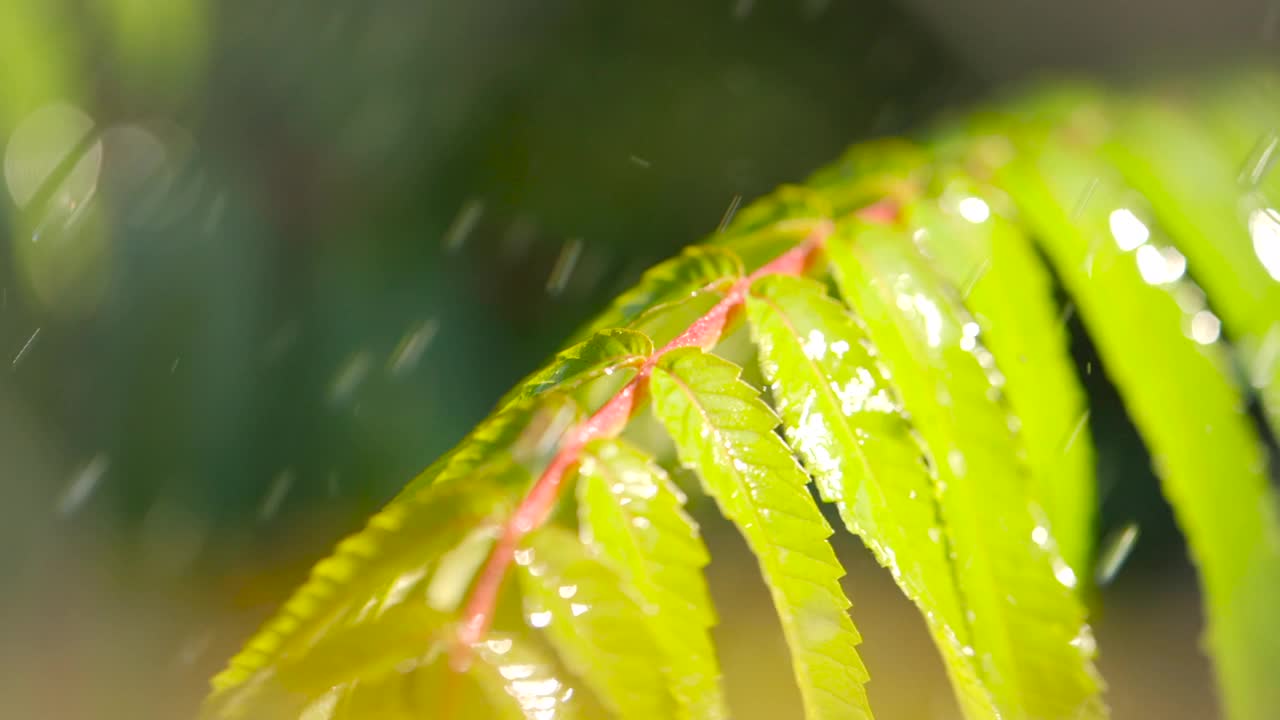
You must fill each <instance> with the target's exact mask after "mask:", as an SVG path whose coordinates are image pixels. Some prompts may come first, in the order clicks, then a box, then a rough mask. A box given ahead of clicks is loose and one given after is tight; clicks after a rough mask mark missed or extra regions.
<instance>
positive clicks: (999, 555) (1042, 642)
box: [829, 225, 1106, 718]
mask: <svg viewBox="0 0 1280 720" xmlns="http://www.w3.org/2000/svg"><path fill="white" fill-rule="evenodd" d="M829 252H830V255H831V258H832V262H833V264H834V267H835V272H836V280H837V284H838V286H839V288H840V292H841V294H842V295H843V296H844V297H845V298H846V299H847V300H848V302H849V303H850V304H851V305H852V306H853V307H854V309H855V310H857V312H858V314H859V315H860V316H861V318H862V319H863V321H864V322H865V323H866V324H867V330H868V334H869V336H870V338H871V340H872V342H874V343H875V346H876V348H877V350H878V354H879V357H880V359H881V360H882V361H883V362H884V364H885V366H886V367H887V368H888V369H889V371H890V372H891V374H892V378H893V382H894V384H895V385H896V386H897V388H898V390H899V392H900V394H901V398H902V402H903V405H904V407H905V408H906V410H907V412H908V413H909V414H910V416H911V419H912V423H913V425H914V426H915V428H916V430H917V431H919V433H920V434H921V436H922V437H923V439H924V441H925V444H926V446H927V447H928V449H929V452H930V454H931V456H932V458H933V460H934V465H935V467H936V468H937V472H938V484H937V490H936V492H937V497H938V505H939V508H940V517H941V523H942V532H943V534H944V536H945V537H946V539H947V542H948V543H949V546H950V547H949V552H950V556H951V557H952V559H953V567H954V569H955V573H956V578H957V580H956V581H957V583H958V585H959V587H960V588H961V591H962V592H963V594H964V600H965V603H966V608H965V609H966V613H967V620H968V625H969V633H968V634H969V636H970V637H972V638H973V646H972V652H974V654H975V656H976V657H977V658H978V662H979V665H980V667H982V668H983V671H984V672H983V679H984V681H985V683H986V684H987V686H988V688H990V691H991V694H992V696H993V697H994V699H995V702H996V704H997V706H998V707H999V708H1000V714H1001V716H1002V717H1006V718H1045V717H1051V718H1059V717H1073V718H1086V717H1103V716H1105V715H1106V711H1105V708H1104V706H1103V705H1102V702H1101V700H1100V698H1099V691H1100V687H1099V685H1100V683H1099V681H1098V679H1097V676H1096V672H1095V671H1094V668H1093V665H1092V662H1091V659H1092V656H1093V641H1092V639H1091V635H1090V630H1089V628H1088V626H1087V625H1085V624H1084V620H1083V610H1082V608H1081V606H1080V603H1079V601H1078V600H1077V599H1076V597H1075V594H1074V593H1073V592H1072V590H1073V588H1074V587H1075V585H1076V578H1075V575H1074V572H1073V571H1072V570H1071V568H1070V567H1069V566H1068V565H1067V564H1066V563H1065V562H1064V561H1063V560H1062V558H1061V557H1060V556H1059V555H1058V554H1057V552H1056V549H1055V548H1054V546H1053V543H1052V536H1051V535H1050V533H1049V531H1048V528H1047V527H1046V526H1045V524H1044V520H1043V517H1042V516H1041V515H1039V514H1038V509H1037V508H1036V506H1035V504H1034V503H1033V502H1032V500H1031V497H1030V493H1029V488H1028V478H1027V476H1026V474H1025V472H1024V471H1023V470H1022V468H1021V466H1020V464H1019V463H1017V462H1013V461H1012V460H1013V459H1014V458H1016V456H1017V444H1016V442H1015V439H1014V436H1013V433H1012V432H1011V431H1010V427H1009V414H1008V411H1007V409H1006V408H1005V406H1004V405H1003V404H1002V403H1001V402H1000V394H999V387H998V385H997V384H993V381H995V380H998V377H997V376H996V375H994V374H993V370H994V365H993V363H992V361H991V358H990V354H989V353H988V352H987V351H986V350H985V348H983V347H982V346H981V345H978V344H976V343H974V342H973V336H972V333H968V332H966V330H965V327H966V324H967V323H969V322H972V320H971V319H970V318H969V317H968V316H967V315H965V314H964V313H963V312H962V310H961V309H960V308H958V307H957V306H956V304H955V303H954V302H953V300H952V299H951V298H950V297H948V296H947V294H946V293H944V292H942V290H941V288H940V284H939V282H938V281H937V279H936V278H935V277H934V276H933V275H932V274H931V271H930V270H929V268H928V266H927V265H926V263H925V262H924V259H923V258H922V257H921V256H920V255H919V254H918V253H917V251H916V250H915V248H914V246H913V245H912V244H911V240H910V238H909V237H908V236H906V234H905V233H903V232H901V231H897V230H891V229H887V228H882V227H872V226H860V225H852V226H850V227H849V228H848V230H847V232H846V233H845V234H843V235H841V236H838V237H836V238H833V241H832V243H831V244H830V245H829ZM992 518H999V520H998V521H993V520H992Z"/></svg>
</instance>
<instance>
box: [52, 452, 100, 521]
mask: <svg viewBox="0 0 1280 720" xmlns="http://www.w3.org/2000/svg"><path fill="white" fill-rule="evenodd" d="M109 467H111V460H110V459H109V458H108V457H107V456H106V455H104V454H101V453H99V454H98V455H95V456H94V457H93V459H92V460H90V461H89V462H87V463H85V465H84V467H82V468H80V470H79V471H78V472H76V474H75V477H73V478H72V479H71V482H70V483H68V484H67V488H66V489H65V490H63V491H62V495H61V497H59V498H58V506H57V511H58V514H59V515H70V514H72V513H74V512H75V511H76V510H78V509H80V506H82V505H84V503H85V501H86V500H88V499H89V496H90V495H92V494H93V491H94V489H95V488H97V487H98V483H99V482H100V481H101V480H102V476H103V475H105V474H106V473H107V468H109Z"/></svg>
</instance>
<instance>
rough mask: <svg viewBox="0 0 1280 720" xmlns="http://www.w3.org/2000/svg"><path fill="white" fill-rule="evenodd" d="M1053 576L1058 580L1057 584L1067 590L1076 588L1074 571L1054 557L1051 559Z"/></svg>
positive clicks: (1060, 559)
mask: <svg viewBox="0 0 1280 720" xmlns="http://www.w3.org/2000/svg"><path fill="white" fill-rule="evenodd" d="M1053 576H1054V577H1055V578H1057V579H1058V582H1060V583H1062V584H1063V585H1065V586H1067V587H1069V588H1074V587H1075V586H1076V571H1075V570H1072V569H1071V566H1069V565H1067V564H1066V563H1065V562H1063V560H1062V558H1057V557H1055V558H1054V559H1053Z"/></svg>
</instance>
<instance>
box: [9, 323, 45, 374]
mask: <svg viewBox="0 0 1280 720" xmlns="http://www.w3.org/2000/svg"><path fill="white" fill-rule="evenodd" d="M39 336H40V328H36V331H35V332H33V333H31V337H29V338H27V341H26V342H25V343H23V345H22V349H21V350H19V351H18V354H17V355H14V356H13V362H12V363H10V364H9V367H10V368H16V367H18V363H20V362H22V358H24V357H26V356H27V352H28V351H29V350H30V349H31V346H32V345H34V344H35V342H36V338H37V337H39Z"/></svg>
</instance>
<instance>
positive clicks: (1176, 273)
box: [1135, 245, 1187, 285]
mask: <svg viewBox="0 0 1280 720" xmlns="http://www.w3.org/2000/svg"><path fill="white" fill-rule="evenodd" d="M1135 258H1136V260H1137V262H1138V272H1139V273H1140V274H1141V275H1142V279H1143V280H1145V281H1146V282H1147V284H1148V285H1167V284H1168V283H1171V282H1174V281H1175V280H1177V279H1179V278H1181V277H1182V276H1183V274H1184V273H1186V271H1187V258H1186V257H1184V256H1183V255H1182V253H1180V252H1178V251H1177V250H1175V249H1174V248H1171V247H1167V248H1162V249H1159V250H1157V249H1156V248H1155V246H1153V245H1143V246H1142V247H1140V248H1138V253H1137V255H1136V256H1135Z"/></svg>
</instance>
